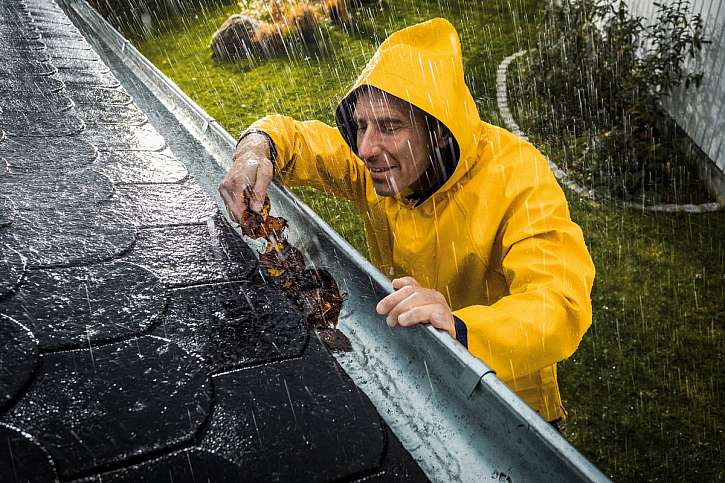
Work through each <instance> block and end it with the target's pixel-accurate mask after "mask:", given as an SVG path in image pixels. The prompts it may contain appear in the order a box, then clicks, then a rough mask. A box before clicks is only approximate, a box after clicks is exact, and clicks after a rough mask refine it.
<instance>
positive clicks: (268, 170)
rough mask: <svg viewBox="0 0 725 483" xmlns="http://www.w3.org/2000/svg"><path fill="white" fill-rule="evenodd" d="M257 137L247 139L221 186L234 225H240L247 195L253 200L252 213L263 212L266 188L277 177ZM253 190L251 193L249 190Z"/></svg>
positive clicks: (250, 205)
mask: <svg viewBox="0 0 725 483" xmlns="http://www.w3.org/2000/svg"><path fill="white" fill-rule="evenodd" d="M253 137H254V135H250V136H247V137H246V138H244V139H243V140H242V142H240V143H239V146H237V149H236V150H235V152H234V157H233V163H232V166H231V167H230V168H229V171H228V172H227V174H226V176H225V177H224V179H223V180H222V182H221V183H220V184H219V194H220V195H221V197H222V199H223V200H224V205H225V206H226V208H227V211H228V212H229V216H230V217H231V219H232V220H233V221H235V222H236V223H237V224H239V223H240V222H241V220H242V213H244V211H245V210H246V209H247V203H246V200H245V198H244V192H245V190H247V193H248V197H249V199H250V202H249V209H250V210H252V211H256V212H257V213H259V212H260V210H261V209H262V204H263V203H264V199H265V197H266V195H267V188H268V187H269V184H270V183H271V182H272V178H273V176H274V166H273V165H272V161H270V160H269V154H268V152H266V151H267V148H266V140H264V139H263V141H264V146H263V147H262V146H260V145H259V143H257V142H255V140H254V139H249V138H253ZM250 188H251V189H250Z"/></svg>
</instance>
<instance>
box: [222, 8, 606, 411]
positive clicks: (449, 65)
mask: <svg viewBox="0 0 725 483" xmlns="http://www.w3.org/2000/svg"><path fill="white" fill-rule="evenodd" d="M336 120H337V128H333V127H331V126H328V125H326V124H324V123H322V122H319V121H306V122H300V121H296V120H293V119H291V118H289V117H284V116H279V115H274V116H268V117H265V118H263V119H260V120H259V121H257V122H255V123H254V124H253V125H252V126H251V127H250V129H248V130H247V131H245V133H243V135H242V138H241V139H240V142H239V144H238V145H237V149H236V152H235V154H234V163H233V166H232V168H231V169H230V170H229V173H228V174H227V176H226V177H225V179H224V180H223V181H222V183H221V185H220V193H221V194H222V197H223V198H224V200H225V203H226V205H227V208H228V210H229V212H230V215H231V217H232V218H234V219H235V220H240V219H241V213H242V211H243V210H244V209H245V207H246V206H245V202H244V197H243V195H242V192H243V189H244V187H245V186H247V185H250V186H253V187H254V191H255V193H256V195H255V196H256V199H255V200H253V201H252V202H251V203H250V205H251V206H250V208H251V209H254V210H257V211H258V210H259V209H260V208H261V200H263V199H264V195H265V193H266V189H267V186H268V185H269V183H270V181H271V180H272V176H273V173H274V172H275V171H276V173H277V174H278V176H279V178H280V180H281V181H282V182H283V183H285V184H287V185H308V186H313V187H316V188H318V189H322V190H324V191H326V192H329V193H332V194H334V195H335V196H337V197H340V198H344V199H348V200H351V201H353V202H354V203H355V205H356V206H357V209H358V210H359V212H360V213H361V215H362V218H363V220H364V228H365V236H366V240H367V244H368V247H369V249H370V256H371V259H372V262H373V264H375V266H377V267H378V268H379V269H380V270H381V271H382V272H383V273H384V274H386V275H388V276H389V277H390V278H392V279H393V287H394V288H395V289H396V290H395V292H394V293H392V294H390V295H389V296H387V297H386V298H384V299H383V300H381V301H380V302H379V303H378V306H377V310H378V312H379V313H380V314H382V315H386V320H387V322H388V324H389V325H391V326H394V325H400V326H405V327H408V326H413V325H416V324H418V323H431V324H433V325H434V326H435V327H437V328H439V329H443V330H446V331H447V332H448V333H449V334H450V335H451V336H452V337H454V338H456V339H457V340H458V341H459V342H461V343H462V344H464V345H465V346H466V347H467V348H468V350H469V351H470V352H471V353H472V354H473V355H475V356H476V357H478V358H480V359H482V360H483V361H484V362H485V363H486V364H487V365H488V366H490V367H491V368H492V369H493V370H495V371H496V373H497V375H498V377H499V378H500V379H501V380H502V381H503V382H504V383H505V384H507V385H508V386H509V387H510V388H511V389H512V390H513V391H515V392H516V393H517V394H518V395H519V396H520V397H521V398H522V399H523V400H524V401H526V402H527V403H528V404H529V405H530V406H531V407H532V408H534V409H535V410H536V411H538V412H539V414H541V416H542V417H544V418H545V419H546V420H548V421H556V420H559V419H561V418H563V417H564V415H565V412H564V408H563V405H562V402H561V397H560V395H559V388H558V385H557V379H556V363H557V362H558V361H561V360H563V359H565V358H566V357H569V356H570V355H571V354H572V353H573V352H574V351H575V350H576V348H577V346H578V344H579V342H580V341H581V338H582V336H583V335H584V333H585V331H586V330H587V328H588V327H589V325H590V324H591V317H592V309H591V301H590V293H591V288H592V282H593V279H594V265H593V263H592V260H591V258H590V256H589V253H588V251H587V248H586V245H585V243H584V238H583V236H582V231H581V229H580V228H579V227H578V226H577V225H576V224H575V223H574V222H572V221H571V219H570V216H569V210H568V207H567V203H566V199H565V198H564V193H563V192H562V190H561V188H560V187H559V185H558V184H557V182H556V179H555V178H554V176H553V175H552V173H551V171H550V169H549V167H548V165H547V162H546V160H545V159H544V158H543V156H542V155H541V154H540V153H539V152H538V151H537V150H536V149H535V148H534V147H533V146H531V145H530V144H529V143H527V142H525V141H524V140H522V139H520V138H518V137H516V136H514V135H512V134H511V133H509V132H507V131H505V130H503V129H500V128H498V127H495V126H492V125H490V124H487V123H485V122H483V121H481V119H480V117H479V114H478V111H477V108H476V105H475V103H474V100H473V98H472V96H471V94H470V92H469V90H468V88H467V87H466V84H465V82H464V78H463V63H462V56H461V46H460V40H459V38H458V34H457V33H456V31H455V29H454V28H453V26H452V25H451V24H450V23H449V22H448V21H446V20H444V19H433V20H430V21H428V22H424V23H421V24H418V25H414V26H412V27H409V28H406V29H403V30H401V31H399V32H396V33H394V34H392V35H391V36H390V37H389V38H388V39H387V40H385V42H383V43H382V44H381V45H380V47H379V48H378V50H377V52H376V53H375V55H374V56H373V58H372V59H371V60H370V62H369V63H368V65H367V67H366V68H365V70H364V71H363V72H362V74H361V75H360V77H359V78H358V80H357V81H356V82H355V85H354V86H353V88H352V89H351V90H350V92H349V93H348V94H347V95H346V97H345V98H344V99H343V100H342V102H341V103H340V105H339V106H338V108H337V112H336Z"/></svg>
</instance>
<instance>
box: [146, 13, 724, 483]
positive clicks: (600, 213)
mask: <svg viewBox="0 0 725 483" xmlns="http://www.w3.org/2000/svg"><path fill="white" fill-rule="evenodd" d="M543 3H545V2H537V1H533V0H530V1H511V2H507V1H485V2H484V1H479V2H470V1H461V0H453V1H448V2H446V3H443V2H434V1H420V2H412V1H411V0H401V1H398V2H393V1H387V0H382V1H380V2H375V3H372V4H370V3H368V4H367V5H368V6H367V7H365V8H363V9H361V10H359V11H358V12H357V15H358V17H357V21H356V24H357V25H358V28H357V29H356V30H355V31H354V32H351V33H349V34H348V33H344V32H341V31H340V30H338V29H336V28H331V27H325V28H323V31H322V34H321V35H322V40H323V44H322V45H323V47H322V48H320V49H317V50H310V49H304V48H297V47H299V46H297V47H295V50H294V52H292V54H291V55H290V56H289V57H288V56H279V57H277V58H272V59H267V60H262V59H259V60H257V61H255V62H254V63H251V62H238V63H231V64H220V63H217V62H215V61H214V60H213V59H212V58H211V54H210V50H209V48H208V43H209V38H210V36H211V33H212V32H213V31H214V30H215V29H216V28H217V27H218V26H219V25H220V24H221V23H222V22H223V20H224V19H226V17H227V16H228V15H229V14H231V13H234V12H235V11H236V9H237V7H236V6H235V5H229V6H218V7H213V8H208V9H206V10H199V11H198V13H197V15H196V17H195V18H192V17H186V18H185V19H184V21H183V22H181V21H176V22H169V23H167V24H166V25H165V26H164V27H163V29H162V32H160V33H159V34H158V35H155V36H154V37H152V38H147V39H138V40H137V41H136V43H137V46H138V47H139V48H140V49H141V51H142V52H143V53H144V54H145V55H146V56H147V57H149V58H150V59H151V60H152V61H153V62H154V63H155V64H156V65H157V66H158V67H160V68H161V69H162V70H163V71H164V72H165V73H166V74H167V75H169V76H170V77H171V78H172V79H174V80H175V81H176V82H177V84H178V85H179V86H180V87H181V88H182V89H183V90H184V91H185V92H186V93H187V94H189V95H190V96H191V97H192V98H193V99H194V100H195V101H196V102H198V103H199V104H200V105H201V106H202V107H204V108H205V109H206V110H207V112H209V113H210V114H211V115H212V116H214V117H215V118H217V119H218V120H219V121H220V122H221V123H222V124H223V125H224V126H225V127H226V128H227V129H228V130H229V131H230V132H232V133H237V132H239V131H240V130H241V129H243V128H244V127H245V126H246V125H248V124H249V123H250V122H252V121H253V120H255V119H257V118H258V117H260V116H262V115H265V114H268V113H273V112H279V113H284V114H288V115H291V116H293V117H296V118H303V119H304V118H317V119H321V120H323V121H326V122H331V121H332V113H333V109H334V106H335V104H336V101H337V100H338V99H339V98H340V97H341V96H342V95H343V94H344V92H345V90H346V88H347V87H348V86H349V85H350V84H351V82H352V81H353V79H354V78H355V76H356V75H357V73H358V72H359V70H360V69H361V68H362V66H363V65H364V64H365V63H366V62H367V59H368V57H369V56H370V54H371V53H372V52H373V51H374V49H375V46H376V40H380V39H382V38H384V37H385V35H387V33H389V32H391V31H394V30H396V29H398V28H400V27H403V26H405V25H410V24H413V23H415V22H417V21H420V20H424V19H427V18H430V17H432V16H437V15H442V16H445V17H447V18H449V19H450V20H451V21H452V22H453V23H454V25H456V27H457V28H458V29H459V31H460V32H461V37H462V42H463V48H464V53H465V60H466V62H467V66H466V76H467V79H468V81H469V84H470V86H471V88H472V92H473V94H474V97H475V98H476V99H477V102H478V103H479V109H480V112H481V115H482V118H484V119H486V120H489V121H492V122H494V123H497V122H498V115H497V113H496V108H495V86H494V77H495V70H496V67H497V65H498V63H499V62H500V61H501V60H502V59H503V58H504V57H505V56H506V55H508V54H510V53H512V52H515V51H517V50H520V48H525V47H527V46H528V45H529V42H530V39H532V38H533V37H532V36H533V33H534V32H535V29H536V26H537V21H538V19H539V16H540V13H541V12H540V8H541V6H542V4H543ZM296 193H297V194H298V195H299V196H300V197H301V198H302V199H303V201H305V202H306V203H308V204H309V205H310V206H312V208H313V209H315V210H316V211H317V212H318V213H320V215H321V216H322V217H323V218H325V219H326V220H327V221H328V222H329V223H330V224H331V225H332V226H333V228H335V229H336V230H337V231H338V232H340V233H341V234H342V235H343V236H344V237H345V238H346V239H348V240H349V241H350V242H351V243H352V244H353V246H355V247H356V248H357V249H358V250H359V251H360V252H361V253H363V254H366V253H367V250H366V248H365V244H364V239H363V234H362V231H361V228H360V227H361V223H360V221H359V217H358V216H357V214H356V213H355V212H354V210H353V208H352V207H351V206H350V205H349V204H347V203H344V202H341V201H336V200H333V199H330V198H327V197H325V196H324V195H323V194H321V193H317V192H315V191H313V190H310V189H302V190H296ZM567 197H568V199H569V202H570V207H571V213H572V218H573V219H574V220H575V221H576V222H577V223H579V225H580V226H581V227H582V229H583V231H584V234H585V237H586V240H587V243H588V246H589V248H590V252H591V254H592V257H593V258H594V262H595V265H596V267H597V276H596V280H595V285H594V290H593V293H592V303H593V307H594V323H593V325H592V328H591V329H590V330H589V332H588V333H587V334H586V335H585V337H584V340H583V341H582V343H581V345H580V347H579V350H578V351H577V352H576V353H575V354H574V356H573V357H571V358H570V359H568V360H567V361H565V362H563V363H562V364H560V370H559V374H560V382H561V388H562V393H563V397H564V399H565V402H566V407H567V408H568V410H569V415H570V418H569V420H568V422H567V423H566V424H565V425H564V428H563V431H564V434H565V436H566V437H567V438H568V439H569V440H570V441H571V442H572V443H573V444H574V445H575V446H576V447H577V448H578V449H579V450H580V451H582V452H583V453H584V454H585V455H586V456H587V457H588V458H590V459H591V461H592V462H593V463H595V464H596V465H597V466H598V467H599V468H601V469H602V470H603V471H604V472H605V473H606V474H608V475H610V476H611V477H613V478H614V479H615V480H617V481H662V480H672V479H684V480H695V481H717V480H722V479H723V478H725V476H724V474H723V468H724V467H725V461H724V460H723V456H722V454H723V450H725V448H723V441H725V437H724V435H723V429H724V428H723V426H724V423H723V421H725V417H724V414H723V407H724V406H723V400H722V399H723V396H722V395H723V392H724V391H723V390H724V389H725V388H724V382H725V375H724V374H725V370H724V369H725V368H723V341H724V338H723V322H725V283H724V282H725V276H724V275H723V274H725V247H724V246H723V243H724V242H723V241H724V240H725V213H722V212H721V213H713V214H704V215H690V214H653V213H648V212H640V211H637V210H621V209H619V208H617V207H615V206H608V205H600V204H598V203H594V202H591V201H587V200H581V199H578V198H577V196H576V195H574V194H572V193H567Z"/></svg>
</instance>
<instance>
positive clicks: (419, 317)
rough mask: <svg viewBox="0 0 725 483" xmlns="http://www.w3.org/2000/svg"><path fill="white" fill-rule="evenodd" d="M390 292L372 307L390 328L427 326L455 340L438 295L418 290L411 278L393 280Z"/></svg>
mask: <svg viewBox="0 0 725 483" xmlns="http://www.w3.org/2000/svg"><path fill="white" fill-rule="evenodd" d="M393 288H394V289H395V292H393V293H391V294H390V295H388V296H387V297H385V298H384V299H382V300H381V301H380V302H378V305H377V307H376V310H377V312H378V314H380V315H385V316H386V319H385V321H386V322H387V324H388V325H389V326H390V327H395V326H396V325H400V326H401V327H412V326H414V325H418V324H421V323H423V324H431V325H433V327H435V328H437V329H442V330H445V331H446V332H448V333H449V334H450V335H451V337H455V336H456V329H455V323H454V319H453V312H452V311H451V308H450V307H449V306H448V302H447V301H446V298H445V297H444V296H443V294H442V293H440V292H438V291H437V290H433V289H430V288H425V287H422V286H421V285H420V284H419V283H418V282H417V281H416V280H415V279H414V278H413V277H403V278H396V279H395V280H393Z"/></svg>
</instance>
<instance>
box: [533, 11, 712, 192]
mask: <svg viewBox="0 0 725 483" xmlns="http://www.w3.org/2000/svg"><path fill="white" fill-rule="evenodd" d="M654 5H655V7H656V13H655V20H654V21H653V22H651V23H648V22H646V20H645V19H644V18H643V17H639V16H635V15H632V14H631V13H630V12H629V10H628V8H627V4H626V3H624V1H618V0H562V1H561V2H552V4H551V6H550V8H549V9H548V12H547V18H546V27H545V28H544V29H543V31H542V33H541V34H540V38H539V43H538V46H537V48H536V51H535V55H534V56H533V59H532V60H531V62H532V64H531V65H530V67H529V76H530V77H531V78H530V79H529V81H530V83H531V84H530V85H531V88H532V89H533V90H534V92H535V94H536V95H537V97H538V98H539V99H544V100H545V101H546V103H547V104H548V109H545V112H544V113H543V115H542V116H541V118H540V119H539V121H540V123H539V127H540V128H541V129H542V130H543V131H545V134H547V135H549V136H552V137H561V135H562V133H564V134H565V137H573V138H575V139H579V140H581V139H583V140H584V142H583V143H581V142H580V143H579V144H580V145H581V144H584V145H586V146H587V147H588V149H585V150H584V151H583V152H581V151H579V152H578V156H580V157H582V156H583V157H584V158H585V162H586V164H585V165H583V166H582V168H583V169H584V170H585V171H587V172H588V178H589V180H590V181H593V184H595V185H599V187H600V188H601V187H602V186H606V187H607V188H608V189H609V191H610V192H611V194H613V195H616V196H619V197H624V198H631V197H633V196H635V195H640V194H641V193H643V192H644V191H646V190H647V189H648V187H650V186H651V185H652V184H657V183H659V184H660V185H662V184H670V181H669V180H668V178H669V177H671V176H672V175H673V173H674V172H675V171H676V170H677V167H676V166H674V164H673V163H674V160H676V159H680V158H682V156H680V155H679V153H678V146H677V145H676V144H677V143H675V142H673V141H672V138H673V130H672V123H671V122H669V123H668V122H667V119H668V116H667V115H666V114H664V112H663V110H662V108H661V101H662V100H663V99H664V98H666V97H667V96H669V95H670V94H671V93H672V92H673V90H674V89H675V88H677V87H678V86H683V87H685V88H689V87H690V86H691V85H694V86H699V85H700V82H701V80H702V73H701V72H694V71H692V70H690V69H688V67H687V61H688V60H690V61H694V60H696V58H697V56H698V53H699V52H700V50H701V49H702V47H703V44H704V43H706V40H705V39H704V37H703V22H702V18H701V17H700V15H690V14H689V7H690V5H689V0H673V1H668V2H666V3H655V4H654ZM580 162H581V160H580ZM574 164H576V162H574Z"/></svg>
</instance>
